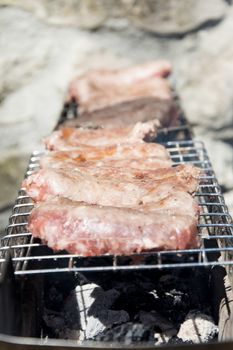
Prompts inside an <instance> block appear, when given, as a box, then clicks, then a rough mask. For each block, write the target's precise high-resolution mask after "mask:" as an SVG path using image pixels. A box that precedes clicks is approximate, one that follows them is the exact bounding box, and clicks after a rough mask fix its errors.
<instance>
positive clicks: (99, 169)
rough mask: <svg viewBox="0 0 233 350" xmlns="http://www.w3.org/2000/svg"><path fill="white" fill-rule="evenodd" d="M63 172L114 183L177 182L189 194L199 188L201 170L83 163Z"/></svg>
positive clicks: (185, 167)
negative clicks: (139, 167)
mask: <svg viewBox="0 0 233 350" xmlns="http://www.w3.org/2000/svg"><path fill="white" fill-rule="evenodd" d="M47 167H48V168H51V167H52V168H53V166H52V163H50V164H48V166H47ZM55 169H61V170H62V171H63V172H67V171H69V173H71V172H72V174H73V175H74V176H75V174H76V173H78V174H79V175H82V176H83V177H85V176H90V175H91V176H94V177H95V178H100V179H110V180H113V181H115V180H116V181H118V180H119V181H134V180H136V181H142V182H145V181H150V180H152V181H163V180H165V179H166V180H168V179H171V180H174V179H176V180H177V184H179V183H182V184H183V185H184V186H186V185H187V189H186V191H187V192H190V193H193V192H194V191H195V190H196V187H197V179H198V177H199V176H200V170H199V169H198V168H196V167H194V166H193V165H191V164H182V165H177V166H175V167H170V168H162V169H157V170H142V169H134V168H130V167H127V168H125V167H124V168H116V167H111V166H96V167H94V166H92V165H91V166H90V165H89V164H88V163H87V164H86V165H85V163H82V165H81V166H76V167H71V168H70V169H68V168H67V167H66V166H65V165H63V167H61V168H57V167H55Z"/></svg>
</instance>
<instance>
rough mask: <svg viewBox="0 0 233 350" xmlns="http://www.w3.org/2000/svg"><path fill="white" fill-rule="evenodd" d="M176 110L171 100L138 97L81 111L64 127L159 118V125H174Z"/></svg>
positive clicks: (116, 125) (122, 124)
mask: <svg viewBox="0 0 233 350" xmlns="http://www.w3.org/2000/svg"><path fill="white" fill-rule="evenodd" d="M177 118H178V113H177V110H176V108H175V106H174V103H173V102H172V101H171V100H164V99H159V98H155V97H146V98H139V99H136V100H133V101H126V102H122V103H117V104H115V105H113V106H107V107H105V108H102V109H98V110H96V111H93V112H90V113H83V114H81V115H80V116H79V117H78V118H77V119H71V120H67V121H66V122H65V123H63V126H66V127H77V126H83V127H93V128H94V127H98V126H103V127H104V128H112V127H116V128H118V127H122V126H125V125H129V124H132V123H137V122H145V121H148V120H151V119H157V120H159V122H160V124H161V126H163V127H168V126H171V125H175V124H176V121H177Z"/></svg>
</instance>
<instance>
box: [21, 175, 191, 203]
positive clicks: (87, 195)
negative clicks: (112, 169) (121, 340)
mask: <svg viewBox="0 0 233 350" xmlns="http://www.w3.org/2000/svg"><path fill="white" fill-rule="evenodd" d="M191 169H193V168H191ZM194 169H195V168H194ZM189 171H190V170H188V171H187V172H185V171H181V172H179V171H178V173H177V174H174V175H173V176H170V177H167V176H166V175H164V176H162V175H161V176H160V177H159V175H158V174H157V179H153V180H152V179H150V178H149V179H146V180H145V179H138V178H134V177H133V176H132V177H130V175H128V176H127V175H126V174H125V175H121V176H120V175H119V176H118V177H117V176H116V175H113V176H112V177H111V176H110V174H107V175H105V176H104V175H103V174H102V175H101V176H96V175H95V176H93V175H89V174H87V172H84V173H83V172H81V171H79V170H75V171H70V170H69V169H68V170H66V169H53V168H45V169H41V170H39V171H38V172H37V173H34V174H32V175H31V176H29V177H28V178H27V179H26V180H24V183H23V187H25V189H26V191H27V193H28V194H29V196H30V197H31V198H32V199H33V200H34V201H36V202H38V201H43V200H47V199H49V198H50V197H51V196H60V197H65V198H69V199H71V200H74V201H83V202H86V203H90V204H99V205H107V206H118V207H121V206H126V207H130V206H131V207H135V206H138V205H143V204H146V203H150V202H155V201H159V200H161V199H163V198H165V197H167V195H168V194H169V193H171V192H175V191H183V192H184V191H185V192H188V191H190V192H193V191H194V190H195V189H196V187H197V179H196V177H195V176H192V173H191V174H189ZM191 171H192V170H191ZM163 173H164V171H163ZM184 206H185V204H184Z"/></svg>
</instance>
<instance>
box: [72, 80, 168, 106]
mask: <svg viewBox="0 0 233 350" xmlns="http://www.w3.org/2000/svg"><path fill="white" fill-rule="evenodd" d="M72 97H73V98H74V97H75V99H76V101H77V103H78V105H79V110H80V112H81V113H83V112H91V111H94V110H97V109H101V108H104V107H107V106H112V105H114V104H116V103H121V102H125V101H133V100H136V99H138V98H145V97H156V98H160V99H165V100H171V89H170V86H169V84H168V82H167V81H166V80H165V79H162V78H150V79H148V80H144V81H140V82H139V83H137V84H133V85H129V86H127V85H122V86H112V87H109V86H108V87H104V86H101V87H100V86H98V87H96V86H94V87H93V86H82V85H81V86H80V83H79V84H78V83H77V86H76V91H75V92H74V94H73V96H72Z"/></svg>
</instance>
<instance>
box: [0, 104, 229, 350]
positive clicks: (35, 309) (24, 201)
mask: <svg viewBox="0 0 233 350" xmlns="http://www.w3.org/2000/svg"><path fill="white" fill-rule="evenodd" d="M76 117H77V106H76V104H75V102H74V101H73V102H71V103H70V104H66V105H65V107H64V109H63V111H62V113H61V117H60V119H59V121H58V125H57V126H56V128H59V127H60V125H62V124H63V123H64V122H65V121H67V120H68V119H72V118H76ZM156 141H157V142H160V143H162V144H163V145H164V146H165V147H166V148H167V149H168V151H169V153H170V157H171V159H172V161H173V163H174V166H175V165H178V164H184V163H186V164H187V163H191V164H194V165H195V166H197V167H199V168H201V169H202V176H201V177H200V179H199V186H198V190H197V192H196V194H195V196H196V198H197V201H198V203H199V208H200V218H199V223H198V234H199V237H200V242H201V245H200V248H196V249H187V250H180V251H158V252H148V253H141V254H133V255H131V256H124V257H123V256H100V257H92V258H83V257H80V256H77V255H72V254H67V253H66V252H59V253H54V252H53V251H52V250H51V249H49V248H48V247H47V246H46V245H44V244H43V243H42V242H41V241H40V240H39V239H35V238H33V237H32V235H31V233H30V232H28V230H27V219H28V215H29V213H30V211H31V210H32V208H33V203H32V201H31V199H30V197H29V196H27V194H26V193H25V191H24V189H23V188H21V189H20V190H19V194H18V197H17V199H16V202H15V205H14V207H13V210H12V215H11V216H10V219H9V225H8V227H7V229H6V235H5V237H4V238H3V239H2V245H1V248H0V264H1V265H0V267H1V272H2V282H1V283H0V287H1V288H0V297H1V299H2V300H3V301H4V300H6V303H5V305H4V304H3V306H2V310H3V312H2V316H0V331H1V332H2V333H6V334H9V335H10V336H11V335H14V336H24V337H25V336H26V337H30V336H34V337H35V336H36V337H38V336H41V338H43V334H42V333H41V318H42V316H41V312H42V311H41V310H42V308H43V288H44V284H45V280H47V277H45V276H51V278H52V279H53V278H55V279H57V278H61V279H63V278H64V275H66V274H64V273H67V274H68V276H73V275H74V274H76V273H84V274H85V273H91V274H98V273H99V272H102V273H103V272H106V273H107V272H109V273H110V272H117V271H119V272H120V271H128V272H130V271H132V272H133V271H141V270H147V271H151V270H154V271H155V272H156V271H163V270H164V271H166V270H169V271H171V270H174V269H185V268H189V269H196V268H200V267H205V268H208V269H210V268H212V269H214V268H215V267H218V266H220V267H221V266H225V267H226V268H227V271H228V277H229V280H230V282H231V284H232V285H233V279H232V272H233V259H232V257H233V224H232V219H231V217H230V215H229V212H228V209H227V207H226V205H225V202H224V198H223V195H222V192H221V188H220V186H219V184H218V181H217V179H216V177H215V174H214V171H213V169H212V166H211V163H210V160H209V158H208V155H207V152H206V150H205V147H204V145H203V143H202V142H199V141H195V140H193V133H192V129H191V126H190V125H189V124H188V122H187V120H186V118H185V116H184V115H183V114H182V113H181V111H180V116H179V121H178V125H177V126H175V127H171V128H165V129H161V130H160V131H159V134H158V136H157V139H156ZM42 154H43V153H42V152H39V151H36V152H34V153H33V154H32V156H31V158H30V162H29V165H28V169H27V172H26V177H27V176H29V175H30V174H32V173H33V172H34V171H36V170H37V169H38V167H39V160H40V157H41V155H42ZM54 276H55V277H54ZM220 280H221V278H220ZM15 285H17V290H19V292H16V290H15ZM216 289H217V288H216ZM214 293H215V291H214ZM216 294H218V293H217V291H216ZM6 296H8V297H6ZM28 297H29V299H28ZM25 304H26V305H27V306H26V307H25ZM10 305H11V306H10ZM22 305H24V309H23V310H22V308H23V306H22ZM9 308H10V309H9ZM8 310H10V314H9V315H10V318H11V319H10V321H9V324H4V321H3V320H4V312H5V313H6V314H5V317H6V315H7V314H8ZM16 310H17V317H16V314H15V313H16ZM25 315H26V316H25ZM14 317H15V319H14ZM20 323H22V324H23V326H22V324H21V325H20ZM29 324H30V327H29ZM1 340H2V341H3V342H6V343H5V344H8V345H7V346H9V349H10V348H13V344H14V343H17V344H21V343H23V344H24V345H23V348H25V343H26V338H23V339H22V338H19V337H17V338H14V337H5V338H4V336H3V337H2V338H1V337H0V341H1ZM27 342H28V344H33V345H32V347H33V348H35V346H36V345H38V346H39V345H43V346H45V345H44V340H43V341H41V340H36V339H28V338H27ZM2 344H3V343H2ZM97 344H98V343H94V344H93V343H88V342H86V343H85V345H83V344H82V346H85V347H90V346H91V347H93V346H94V347H96V345H97ZM48 345H51V346H56V347H58V345H59V346H61V347H62V348H64V349H65V347H66V346H67V347H69V346H74V345H76V346H77V343H75V342H73V343H72V342H70V343H69V344H68V345H67V343H64V342H62V341H58V342H57V341H54V340H49V341H48ZM98 346H101V347H109V345H107V344H105V343H99V345H98ZM134 346H135V345H134ZM198 346H199V349H200V350H201V349H209V347H210V346H213V344H210V345H204V346H202V345H198ZM215 346H216V348H217V347H218V346H219V344H215ZM111 347H113V348H114V347H116V348H117V347H122V346H121V345H119V344H118V345H117V344H114V345H112V346H111ZM140 347H141V348H142V346H140ZM143 347H148V344H144V345H143ZM6 348H8V347H6ZM14 348H16V347H15V345H14ZM29 348H30V347H29ZM169 348H170V347H169V346H168V347H167V349H169ZM183 348H184V349H186V348H187V349H188V348H190V345H187V346H184V347H183ZM224 348H225V349H230V348H232V344H226V343H225V344H224Z"/></svg>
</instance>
